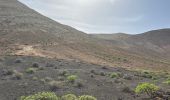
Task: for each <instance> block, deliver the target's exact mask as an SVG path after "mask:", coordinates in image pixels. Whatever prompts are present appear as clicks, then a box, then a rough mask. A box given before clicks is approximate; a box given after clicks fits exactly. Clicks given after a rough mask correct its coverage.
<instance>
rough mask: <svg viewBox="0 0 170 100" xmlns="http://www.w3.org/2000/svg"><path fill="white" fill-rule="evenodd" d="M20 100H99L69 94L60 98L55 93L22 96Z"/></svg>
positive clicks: (88, 96)
mask: <svg viewBox="0 0 170 100" xmlns="http://www.w3.org/2000/svg"><path fill="white" fill-rule="evenodd" d="M19 100H97V99H96V98H95V97H93V96H90V95H82V96H79V97H77V96H76V95H74V94H67V95H64V96H61V98H60V97H58V96H57V95H56V94H55V93H53V92H39V93H37V94H34V95H30V96H21V97H20V99H19Z"/></svg>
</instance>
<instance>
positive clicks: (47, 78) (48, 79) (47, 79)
mask: <svg viewBox="0 0 170 100" xmlns="http://www.w3.org/2000/svg"><path fill="white" fill-rule="evenodd" d="M52 80H53V79H52V78H51V77H45V81H46V82H50V81H52Z"/></svg>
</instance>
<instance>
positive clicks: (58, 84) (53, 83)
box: [49, 81, 63, 91]
mask: <svg viewBox="0 0 170 100" xmlns="http://www.w3.org/2000/svg"><path fill="white" fill-rule="evenodd" d="M49 86H50V89H51V90H52V91H55V90H57V89H60V88H62V86H63V84H62V83H61V82H58V81H51V82H49Z"/></svg>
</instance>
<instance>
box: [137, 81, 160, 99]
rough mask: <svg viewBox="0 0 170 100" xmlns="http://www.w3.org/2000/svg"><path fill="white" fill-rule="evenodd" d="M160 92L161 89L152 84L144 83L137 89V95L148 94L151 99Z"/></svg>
mask: <svg viewBox="0 0 170 100" xmlns="http://www.w3.org/2000/svg"><path fill="white" fill-rule="evenodd" d="M158 90H159V87H158V86H156V85H154V84H151V83H142V84H139V85H138V86H137V87H136V88H135V92H136V93H146V94H147V95H148V96H149V97H151V98H152V97H153V96H154V95H155V92H157V91H158Z"/></svg>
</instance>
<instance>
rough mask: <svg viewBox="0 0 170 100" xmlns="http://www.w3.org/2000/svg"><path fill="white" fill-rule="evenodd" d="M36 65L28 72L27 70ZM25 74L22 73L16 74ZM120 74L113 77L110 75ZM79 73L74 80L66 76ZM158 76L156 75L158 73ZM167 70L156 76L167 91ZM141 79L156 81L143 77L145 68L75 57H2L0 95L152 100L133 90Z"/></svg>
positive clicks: (4, 98)
mask: <svg viewBox="0 0 170 100" xmlns="http://www.w3.org/2000/svg"><path fill="white" fill-rule="evenodd" d="M29 68H34V69H36V71H35V72H32V73H29V72H27V69H29ZM18 73H20V74H21V73H22V75H17V74H18ZM111 73H118V74H119V76H118V77H116V78H111V77H110V76H109V74H111ZM69 75H76V76H77V79H76V80H75V82H74V83H70V82H69V81H68V79H67V76H69ZM155 75H156V74H155ZM166 75H167V73H163V74H159V75H157V77H158V79H157V81H156V84H157V85H158V86H160V87H161V88H162V89H163V90H164V91H168V90H169V89H168V88H169V86H168V85H165V84H163V83H162V82H163V81H164V80H165V79H166ZM50 81H56V82H58V83H59V84H58V85H57V87H56V88H55V89H54V88H51V85H50V84H49V82H50ZM141 82H155V81H154V80H153V79H152V78H150V77H146V76H144V73H142V71H128V70H125V69H123V68H114V67H109V66H100V65H95V64H89V63H85V62H81V61H75V60H62V59H60V60H59V59H47V58H41V57H31V56H30V57H29V56H3V57H1V61H0V90H1V91H0V98H1V100H16V99H18V98H19V97H20V96H22V95H30V94H33V93H37V92H42V91H53V92H55V93H56V94H57V95H64V94H67V93H73V94H76V95H82V94H88V95H92V96H95V97H96V98H97V99H98V100H150V99H146V98H148V97H147V96H145V95H137V94H135V93H134V92H133V90H134V88H135V87H136V86H137V84H139V83H141ZM142 98H145V99H142Z"/></svg>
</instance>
